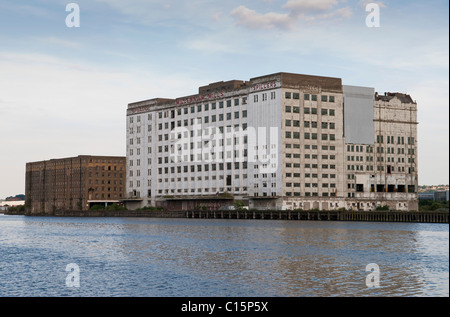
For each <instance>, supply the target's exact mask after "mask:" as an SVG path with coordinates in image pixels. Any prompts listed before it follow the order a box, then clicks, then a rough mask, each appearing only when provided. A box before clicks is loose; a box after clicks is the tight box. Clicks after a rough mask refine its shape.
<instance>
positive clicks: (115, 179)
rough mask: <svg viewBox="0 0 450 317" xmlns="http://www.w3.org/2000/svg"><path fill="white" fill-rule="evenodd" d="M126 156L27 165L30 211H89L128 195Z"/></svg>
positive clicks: (28, 208)
mask: <svg viewBox="0 0 450 317" xmlns="http://www.w3.org/2000/svg"><path fill="white" fill-rule="evenodd" d="M125 180H126V179H125V158H124V157H117V156H85V155H82V156H78V157H71V158H63V159H52V160H48V161H40V162H32V163H27V164H26V177H25V191H26V194H25V195H26V207H27V212H30V213H52V212H53V211H56V210H87V209H89V208H90V207H91V206H92V205H93V204H102V205H108V204H112V203H118V202H119V201H120V200H121V199H123V198H124V189H125Z"/></svg>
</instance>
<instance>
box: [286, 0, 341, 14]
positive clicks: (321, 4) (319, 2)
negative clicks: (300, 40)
mask: <svg viewBox="0 0 450 317" xmlns="http://www.w3.org/2000/svg"><path fill="white" fill-rule="evenodd" d="M337 4H338V1H337V0H289V1H288V2H287V3H286V4H284V5H283V8H286V9H289V10H291V11H292V13H293V15H297V14H304V13H314V12H323V11H328V10H331V9H332V8H333V7H334V6H336V5H337Z"/></svg>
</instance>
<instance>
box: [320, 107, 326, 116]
mask: <svg viewBox="0 0 450 317" xmlns="http://www.w3.org/2000/svg"><path fill="white" fill-rule="evenodd" d="M320 113H321V114H322V116H326V115H327V114H328V109H322V110H321V111H320Z"/></svg>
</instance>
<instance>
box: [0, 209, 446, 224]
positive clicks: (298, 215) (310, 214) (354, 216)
mask: <svg viewBox="0 0 450 317" xmlns="http://www.w3.org/2000/svg"><path fill="white" fill-rule="evenodd" d="M5 214H8V212H5ZM16 214H17V213H16ZM448 214H449V213H448V212H445V211H443V212H417V211H411V212H403V211H331V210H330V211H327V210H325V211H296V210H291V211H279V210H255V211H253V210H243V211H238V210H223V211H221V210H213V211H210V210H208V211H199V210H196V211H148V210H120V211H112V210H111V211H110V210H108V211H104V210H96V211H55V212H54V213H52V214H32V215H30V214H26V215H27V216H54V217H146V218H197V219H255V220H256V219H261V220H304V221H364V222H417V223H448Z"/></svg>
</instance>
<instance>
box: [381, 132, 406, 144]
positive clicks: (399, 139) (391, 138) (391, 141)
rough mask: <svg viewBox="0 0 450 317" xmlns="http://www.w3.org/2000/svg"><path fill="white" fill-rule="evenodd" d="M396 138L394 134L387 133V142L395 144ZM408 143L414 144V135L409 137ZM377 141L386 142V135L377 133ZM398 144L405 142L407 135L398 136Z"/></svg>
mask: <svg viewBox="0 0 450 317" xmlns="http://www.w3.org/2000/svg"><path fill="white" fill-rule="evenodd" d="M394 141H395V138H394V136H393V135H387V136H386V143H387V144H394V143H395V142H394ZM407 142H408V145H414V144H415V141H414V137H408V139H407ZM377 143H384V135H381V134H379V135H377ZM397 144H405V137H404V136H397Z"/></svg>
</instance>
